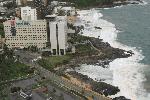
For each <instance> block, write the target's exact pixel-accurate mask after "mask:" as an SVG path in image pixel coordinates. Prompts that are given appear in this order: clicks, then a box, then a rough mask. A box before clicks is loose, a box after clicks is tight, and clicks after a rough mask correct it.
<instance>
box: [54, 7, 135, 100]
mask: <svg viewBox="0 0 150 100" xmlns="http://www.w3.org/2000/svg"><path fill="white" fill-rule="evenodd" d="M86 12H88V10H86ZM79 13H82V14H83V16H85V15H86V13H85V12H84V11H83V12H82V11H81V12H79ZM80 17H81V14H80ZM95 17H98V18H99V17H102V14H100V16H99V15H94V18H95ZM82 19H86V21H85V20H83V22H86V23H88V24H91V23H92V22H91V21H87V20H91V18H89V19H88V18H82ZM103 21H104V23H106V21H105V20H103ZM79 22H82V21H81V20H79ZM104 23H101V24H102V25H104V26H97V27H101V28H102V29H101V31H103V32H106V33H107V32H109V33H110V32H111V31H110V30H109V31H108V26H105V25H106V24H104ZM77 24H79V25H83V23H82V24H81V23H76V25H77ZM85 25H87V24H85V23H84V28H85V29H84V30H82V32H83V34H81V33H82V32H81V33H80V35H85V36H89V37H91V42H92V44H93V45H94V47H96V48H97V49H99V50H100V51H102V52H103V53H104V54H106V55H107V54H108V56H104V57H103V58H101V55H99V56H93V57H92V56H90V55H89V56H88V57H86V58H84V57H83V58H82V57H77V58H75V59H74V62H73V63H71V64H68V65H67V67H66V65H63V66H64V67H62V66H61V67H60V68H56V70H55V72H56V73H57V74H59V73H60V72H59V71H58V70H64V73H65V74H64V75H63V76H65V77H68V76H66V73H67V74H69V75H71V77H73V78H76V79H78V80H80V81H81V82H83V83H86V84H90V86H91V88H92V90H93V91H96V92H98V93H100V94H101V93H102V94H104V95H105V96H108V95H109V96H110V95H115V94H117V93H118V92H119V91H120V90H119V89H118V87H117V86H113V85H111V84H108V83H105V82H104V81H105V79H100V80H99V81H97V82H96V81H95V80H93V79H92V78H90V77H88V76H87V75H83V74H82V73H81V74H80V73H78V72H76V71H75V68H76V67H78V66H80V65H82V64H85V63H86V64H88V65H98V66H99V67H103V68H107V66H108V65H109V63H110V62H112V61H113V60H115V59H117V58H128V57H130V56H131V55H133V53H132V51H125V50H123V49H119V48H114V47H112V46H111V45H110V44H109V43H107V42H106V40H102V39H99V38H98V37H99V36H101V34H100V33H101V32H100V30H99V29H97V28H95V26H92V28H94V30H95V31H97V34H93V33H91V32H87V31H86V30H88V29H86V28H87V27H86V26H85ZM87 26H91V25H87ZM109 26H113V31H116V29H114V25H113V24H111V23H110V25H109ZM92 31H93V30H92ZM84 33H85V34H84ZM112 33H114V32H112ZM92 37H93V38H92ZM79 56H81V55H79ZM67 69H70V70H69V71H66V70H67ZM57 71H58V72H57ZM69 79H70V78H69ZM97 86H98V87H97ZM101 86H103V87H101ZM119 98H120V99H121V98H122V99H126V98H125V97H124V96H119V97H118V98H116V99H119ZM114 100H115V99H114ZM126 100H128V99H126Z"/></svg>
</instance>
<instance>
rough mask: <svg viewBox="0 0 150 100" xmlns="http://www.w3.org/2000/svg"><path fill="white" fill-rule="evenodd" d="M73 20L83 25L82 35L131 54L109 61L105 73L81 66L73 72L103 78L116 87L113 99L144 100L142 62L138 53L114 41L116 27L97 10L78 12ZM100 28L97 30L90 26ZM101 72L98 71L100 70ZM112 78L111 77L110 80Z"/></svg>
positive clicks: (139, 52) (97, 68)
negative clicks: (128, 51)
mask: <svg viewBox="0 0 150 100" xmlns="http://www.w3.org/2000/svg"><path fill="white" fill-rule="evenodd" d="M78 13H79V15H80V16H79V17H78V20H77V24H78V25H83V26H84V30H82V35H85V36H90V37H96V38H98V37H99V38H101V39H103V41H104V42H108V43H110V45H111V46H113V47H116V48H121V49H125V50H132V51H133V52H134V54H135V55H133V56H131V57H129V58H121V59H116V60H114V61H112V62H111V63H110V65H109V71H108V70H106V69H103V68H101V67H99V66H93V65H82V66H81V67H80V68H78V69H76V71H77V72H79V73H82V74H84V75H88V76H89V77H90V78H93V79H94V80H100V79H103V78H105V82H107V83H109V84H112V85H115V86H118V87H119V89H120V90H121V91H120V92H119V93H118V94H116V95H115V96H114V97H116V96H125V97H127V98H129V99H132V100H148V99H147V98H148V96H147V95H148V94H147V93H146V91H145V90H144V88H143V82H144V81H145V80H146V79H145V77H144V75H143V74H142V73H143V71H142V68H143V67H144V66H145V65H143V64H141V63H139V61H141V60H142V59H144V56H143V55H142V51H141V50H138V49H137V48H136V47H129V46H126V45H124V44H121V43H119V42H117V34H118V33H119V31H118V30H117V29H116V26H115V25H114V24H112V23H110V22H108V21H106V20H104V19H102V17H103V14H101V13H100V11H99V10H95V9H92V10H82V11H79V12H78ZM95 26H96V27H101V28H102V29H101V30H98V29H95V28H94V27H95ZM100 70H101V71H100ZM112 75H113V77H111V76H112Z"/></svg>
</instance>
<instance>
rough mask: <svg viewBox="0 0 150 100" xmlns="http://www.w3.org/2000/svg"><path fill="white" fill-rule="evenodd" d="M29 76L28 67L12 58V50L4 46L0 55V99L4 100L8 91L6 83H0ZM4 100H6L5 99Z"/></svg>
mask: <svg viewBox="0 0 150 100" xmlns="http://www.w3.org/2000/svg"><path fill="white" fill-rule="evenodd" d="M28 74H30V68H29V66H26V65H25V64H22V63H20V62H19V61H18V60H16V58H15V57H14V53H13V50H9V49H8V48H7V47H6V46H4V52H3V53H0V98H2V100H5V98H4V97H7V95H8V93H7V92H8V89H7V88H6V87H5V85H8V83H9V82H8V83H7V82H6V84H5V83H1V82H3V81H6V80H8V81H9V80H12V79H17V78H19V77H23V76H26V75H28ZM6 100H8V99H7V98H6Z"/></svg>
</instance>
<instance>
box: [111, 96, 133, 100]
mask: <svg viewBox="0 0 150 100" xmlns="http://www.w3.org/2000/svg"><path fill="white" fill-rule="evenodd" d="M112 100H131V99H127V98H126V97H124V96H120V97H116V98H113V99H112Z"/></svg>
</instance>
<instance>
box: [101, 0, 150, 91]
mask: <svg viewBox="0 0 150 100" xmlns="http://www.w3.org/2000/svg"><path fill="white" fill-rule="evenodd" d="M147 2H148V4H147V5H132V6H131V5H129V6H123V7H120V8H112V9H106V10H102V11H101V12H102V13H103V15H104V19H107V20H108V21H110V22H112V23H113V24H115V25H116V27H117V28H118V29H119V30H120V31H121V32H120V33H118V36H117V41H118V42H120V43H122V44H125V45H127V46H130V47H136V48H137V49H138V50H142V52H141V53H142V55H143V56H144V59H143V60H141V61H140V62H139V63H141V64H144V65H147V66H143V68H142V69H143V71H144V72H143V74H144V76H145V78H146V81H145V82H144V87H145V89H146V90H147V91H148V92H150V1H148V0H147Z"/></svg>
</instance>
